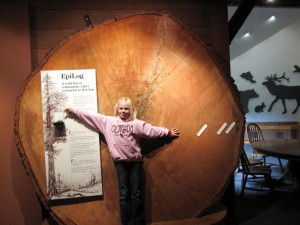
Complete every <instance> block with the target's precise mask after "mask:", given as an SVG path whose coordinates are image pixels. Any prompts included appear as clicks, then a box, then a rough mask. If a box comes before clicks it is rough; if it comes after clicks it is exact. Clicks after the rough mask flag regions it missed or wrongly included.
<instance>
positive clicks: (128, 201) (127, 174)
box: [114, 161, 145, 225]
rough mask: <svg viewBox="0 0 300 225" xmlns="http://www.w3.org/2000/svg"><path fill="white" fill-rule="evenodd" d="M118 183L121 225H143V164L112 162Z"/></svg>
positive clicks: (139, 162)
mask: <svg viewBox="0 0 300 225" xmlns="http://www.w3.org/2000/svg"><path fill="white" fill-rule="evenodd" d="M114 164H115V167H116V170H117V175H118V182H119V195H120V196H119V198H120V213H121V222H122V225H145V212H144V193H143V162H142V161H137V162H125V161H115V162H114Z"/></svg>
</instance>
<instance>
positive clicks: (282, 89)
mask: <svg viewBox="0 0 300 225" xmlns="http://www.w3.org/2000/svg"><path fill="white" fill-rule="evenodd" d="M265 79H266V80H267V81H265V82H263V83H262V84H263V85H265V86H266V87H267V88H268V90H269V92H270V94H271V95H275V99H274V100H273V101H272V103H271V105H270V107H269V110H268V112H270V111H271V110H272V107H273V105H274V104H275V102H277V101H278V100H279V99H281V102H282V105H283V107H284V111H283V113H282V114H285V113H286V112H287V110H286V105H285V100H286V99H295V100H296V101H297V106H296V108H295V109H294V111H293V112H292V114H295V113H296V112H297V110H298V108H299V104H300V86H285V85H277V84H276V81H277V82H279V83H281V80H282V79H285V80H287V81H289V78H286V77H285V73H283V74H282V76H281V77H277V75H276V74H274V75H273V76H272V74H271V76H267V77H266V78H265Z"/></svg>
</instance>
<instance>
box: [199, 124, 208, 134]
mask: <svg viewBox="0 0 300 225" xmlns="http://www.w3.org/2000/svg"><path fill="white" fill-rule="evenodd" d="M206 128H207V124H204V125H203V127H202V128H201V129H200V130H199V131H198V133H197V136H198V137H200V136H201V134H202V133H203V132H204V131H205V129H206Z"/></svg>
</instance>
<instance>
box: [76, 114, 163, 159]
mask: <svg viewBox="0 0 300 225" xmlns="http://www.w3.org/2000/svg"><path fill="white" fill-rule="evenodd" d="M72 111H73V114H74V115H75V116H76V117H77V118H79V119H80V120H82V121H83V122H84V123H85V124H87V125H89V126H91V127H92V128H94V129H95V130H96V131H98V132H101V133H102V134H103V135H104V136H105V140H106V142H107V145H108V149H109V152H110V154H111V157H112V158H113V160H115V161H121V160H122V161H140V160H142V153H141V147H140V138H158V137H163V136H167V135H168V132H169V130H168V129H166V128H162V127H155V126H152V125H151V124H148V123H145V122H144V121H142V120H138V119H135V120H130V121H123V120H121V119H120V118H119V117H117V116H105V115H101V114H98V113H93V112H88V111H85V110H81V109H75V108H74V109H72Z"/></svg>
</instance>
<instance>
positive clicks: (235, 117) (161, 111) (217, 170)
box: [15, 14, 244, 225]
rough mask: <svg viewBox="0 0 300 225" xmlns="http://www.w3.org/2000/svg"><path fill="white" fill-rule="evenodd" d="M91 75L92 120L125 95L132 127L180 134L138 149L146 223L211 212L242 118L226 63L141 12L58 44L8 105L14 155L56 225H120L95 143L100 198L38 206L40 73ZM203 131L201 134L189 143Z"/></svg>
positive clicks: (164, 20) (108, 167) (105, 160)
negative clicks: (133, 112)
mask: <svg viewBox="0 0 300 225" xmlns="http://www.w3.org/2000/svg"><path fill="white" fill-rule="evenodd" d="M93 68H94V69H96V74H97V91H98V107H99V112H100V113H102V114H106V115H112V111H113V106H114V104H115V102H116V101H117V99H118V98H119V97H121V96H129V97H130V98H131V99H132V100H133V101H134V103H135V105H136V106H137V109H138V112H139V114H138V117H139V118H140V119H143V120H145V121H147V122H149V123H151V124H153V125H156V126H164V127H167V128H172V127H177V128H178V129H180V131H181V136H180V138H178V139H176V140H173V141H172V142H170V143H165V142H164V141H163V140H157V141H148V142H145V143H146V144H144V145H143V146H145V148H144V151H145V165H144V166H145V176H146V185H145V191H146V217H147V222H149V223H150V222H151V223H154V222H159V221H171V220H182V219H190V218H194V217H197V216H198V215H199V214H201V212H203V211H204V210H205V209H207V208H208V207H210V206H211V205H212V204H214V203H215V202H216V201H217V200H218V199H219V198H220V197H221V195H222V194H223V191H224V190H225V188H226V185H227V183H228V181H229V179H230V177H231V175H232V174H233V172H234V170H235V168H236V165H237V162H238V156H239V149H240V147H241V145H242V137H243V134H244V115H243V112H242V109H241V106H240V104H239V100H238V94H237V93H238V91H237V89H236V87H235V85H234V84H233V80H232V79H231V77H230V76H229V75H228V69H226V68H228V62H226V63H224V62H223V61H222V59H220V58H219V57H218V55H217V54H216V53H215V52H214V51H213V50H212V49H210V48H208V47H207V46H206V45H205V44H204V43H202V42H201V41H200V40H198V39H197V38H195V37H194V36H193V35H192V34H191V33H190V32H189V31H188V30H186V29H185V28H184V26H183V25H182V24H180V23H178V22H176V21H175V20H173V19H172V18H170V17H169V16H165V15H153V14H142V15H134V16H129V17H126V18H122V19H119V20H116V21H110V22H107V23H104V24H101V25H97V26H95V27H93V28H87V29H85V30H82V31H80V32H78V33H77V34H75V35H73V36H72V37H70V38H69V39H68V40H66V41H64V42H63V43H61V44H60V45H59V46H58V47H57V48H56V49H54V50H53V51H51V52H50V54H49V55H48V57H47V59H46V60H45V61H44V62H43V64H42V66H41V67H40V68H39V69H38V70H37V71H35V72H33V73H32V74H31V75H30V76H29V77H28V80H27V82H26V85H25V87H24V90H23V91H22V94H21V95H20V97H19V99H18V104H17V110H16V115H15V133H16V138H17V143H18V148H19V150H20V153H21V155H22V157H23V161H24V164H25V168H26V169H27V172H28V173H29V175H30V177H31V179H32V180H33V183H34V186H35V188H36V191H37V193H38V194H39V197H40V199H41V200H42V202H43V204H44V205H45V206H46V208H47V209H48V210H49V211H50V213H51V214H52V215H53V217H54V218H55V219H56V221H57V222H58V223H61V224H84V225H88V224H91V225H94V224H109V225H117V224H119V223H120V222H119V221H120V216H119V202H118V201H119V200H118V185H117V177H116V172H115V168H114V165H113V162H112V159H111V158H110V155H109V153H108V150H107V146H106V145H105V143H103V142H101V160H102V175H103V177H102V179H103V193H104V194H103V198H102V199H100V200H97V201H90V202H82V203H80V204H68V205H58V206H51V205H50V204H49V202H48V200H47V193H46V172H45V157H44V154H45V153H44V147H43V126H42V107H41V81H40V79H41V78H40V71H41V70H64V69H93ZM232 122H235V126H234V127H233V128H232V130H231V131H230V132H229V133H228V134H227V133H225V130H224V131H223V132H222V133H221V134H220V135H218V134H217V131H218V129H219V128H220V127H221V126H222V124H223V123H227V124H228V126H229V125H230V124H231V123H232ZM204 124H207V125H208V126H207V129H206V130H205V131H204V132H203V133H202V135H201V136H197V133H198V131H199V130H200V129H201V127H202V126H203V125H204ZM228 126H227V127H226V129H227V128H228Z"/></svg>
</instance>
